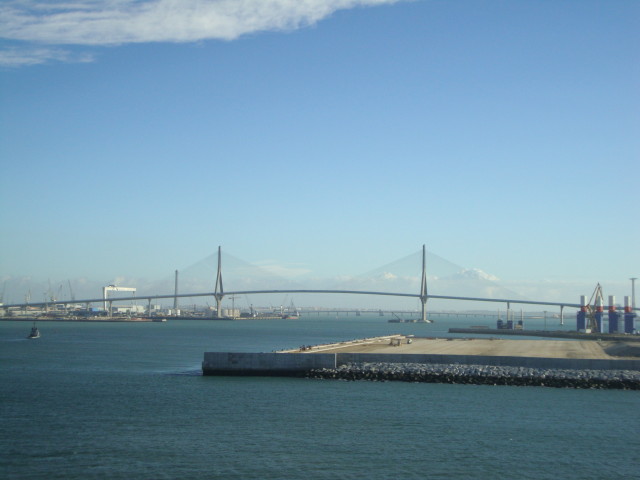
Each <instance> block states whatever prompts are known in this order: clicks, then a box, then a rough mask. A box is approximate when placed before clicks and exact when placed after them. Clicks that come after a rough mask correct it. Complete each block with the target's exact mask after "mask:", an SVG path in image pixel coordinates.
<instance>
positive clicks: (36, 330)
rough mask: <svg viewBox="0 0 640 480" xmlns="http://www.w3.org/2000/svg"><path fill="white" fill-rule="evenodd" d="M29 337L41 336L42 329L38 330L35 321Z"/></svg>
mask: <svg viewBox="0 0 640 480" xmlns="http://www.w3.org/2000/svg"><path fill="white" fill-rule="evenodd" d="M27 338H40V330H38V327H36V324H35V323H34V324H33V327H31V333H29V336H28V337H27Z"/></svg>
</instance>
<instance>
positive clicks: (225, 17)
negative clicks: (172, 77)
mask: <svg viewBox="0 0 640 480" xmlns="http://www.w3.org/2000/svg"><path fill="white" fill-rule="evenodd" d="M398 1H400V0H143V1H140V0H77V1H75V2H74V1H71V2H69V1H67V2H65V1H56V0H49V1H47V0H8V1H5V2H3V3H2V5H1V6H0V36H1V37H2V38H4V39H6V40H10V41H17V42H25V43H27V44H28V45H32V44H40V45H82V46H99V45H101V46H113V45H121V44H126V43H144V42H195V41H201V40H234V39H236V38H238V37H240V36H242V35H246V34H250V33H254V32H262V31H291V30H295V29H298V28H302V27H305V26H309V25H313V24H315V23H317V22H318V21H320V20H322V19H323V18H326V17H328V16H329V15H331V14H332V13H334V12H336V11H338V10H344V9H350V8H355V7H365V6H374V5H383V4H392V3H396V2H398ZM34 51H35V48H33V47H32V48H31V50H29V49H23V48H18V47H12V48H11V49H10V53H6V54H4V55H2V56H1V57H0V62H3V63H2V64H4V65H13V66H18V65H29V64H34V63H41V62H42V61H45V60H46V59H53V60H62V61H78V58H74V57H73V55H71V54H70V53H67V54H66V55H67V56H65V52H63V51H62V50H60V49H54V48H51V49H48V50H47V49H46V48H41V49H40V50H39V54H37V55H36V54H35V53H34ZM47 51H48V52H50V53H51V55H49V56H47V55H46V52H47ZM20 52H24V56H25V58H24V59H23V60H22V59H20V58H18V57H19V56H20V55H19V54H20ZM5 59H6V60H5Z"/></svg>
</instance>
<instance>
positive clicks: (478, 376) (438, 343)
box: [202, 335, 640, 390]
mask: <svg viewBox="0 0 640 480" xmlns="http://www.w3.org/2000/svg"><path fill="white" fill-rule="evenodd" d="M608 352H611V353H608ZM202 372H203V375H212V376H213V375H230V376H236V375H237V376H298V377H309V378H325V379H343V380H384V381H388V380H400V381H411V382H429V383H469V384H491V385H538V386H555V387H573V388H624V389H633V390H637V389H640V355H639V354H638V352H637V351H636V349H635V346H634V345H633V344H631V345H629V346H625V345H621V344H620V342H593V341H579V340H578V341H566V340H504V339H475V338H460V339H451V338H416V337H412V336H403V335H391V336H384V337H375V338H365V339H359V340H353V341H348V342H339V343H334V344H327V345H313V346H307V345H303V346H301V347H299V348H298V349H293V350H283V351H278V352H270V353H238V352H206V353H205V354H204V360H203V363H202Z"/></svg>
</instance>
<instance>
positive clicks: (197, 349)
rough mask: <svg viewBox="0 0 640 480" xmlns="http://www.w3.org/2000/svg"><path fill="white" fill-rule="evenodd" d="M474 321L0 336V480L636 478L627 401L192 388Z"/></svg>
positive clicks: (478, 392)
mask: <svg viewBox="0 0 640 480" xmlns="http://www.w3.org/2000/svg"><path fill="white" fill-rule="evenodd" d="M482 322H484V323H486V320H481V319H478V320H475V321H474V320H469V319H463V320H456V319H455V318H451V319H447V318H443V319H441V320H440V319H439V320H438V321H437V323H435V324H426V325H425V324H391V323H388V322H386V320H385V319H383V318H380V317H353V316H351V317H345V316H342V317H328V316H315V315H314V316H308V317H302V318H301V319H300V320H261V321H257V320H246V321H235V322H230V321H189V320H182V321H181V320H175V321H172V320H170V321H168V322H166V323H86V322H82V323H81V322H78V323H71V322H41V323H39V325H38V326H39V328H40V331H41V333H42V337H41V338H39V339H37V340H27V339H26V338H25V337H26V335H27V334H28V333H29V330H30V327H31V325H30V324H28V323H24V322H0V478H5V479H39V478H43V479H44V478H64V479H91V478H96V479H97V478H101V479H102V478H113V479H118V478H122V479H125V478H126V479H130V478H143V479H163V478H167V479H169V478H170V479H174V478H176V479H177V478H180V479H190V478H192V479H200V478H207V479H253V478H255V479H258V478H259V479H297V478H305V479H309V480H311V479H336V478H343V479H397V478H401V479H418V478H420V479H422V478H442V479H444V478H446V479H469V478H473V479H495V478H521V479H554V480H555V479H558V478H564V479H567V478H573V479H605V478H640V460H639V455H640V436H639V435H638V432H639V431H640V411H639V409H640V393H639V392H636V391H618V390H572V389H554V388H544V387H505V386H494V387H491V386H476V385H440V384H420V383H402V382H365V381H361V382H345V381H330V380H311V379H296V378H260V377H243V378H238V377H203V376H202V375H201V371H200V365H201V362H202V358H203V353H204V352H205V351H241V352H259V351H267V352H268V351H272V350H278V349H282V348H295V347H298V346H300V345H309V344H318V343H327V342H332V341H342V340H350V339H354V338H362V337H369V336H376V335H385V334H391V333H411V334H415V335H420V336H443V335H447V333H446V332H447V329H448V328H449V327H451V326H460V327H464V326H468V325H471V324H474V325H475V324H482Z"/></svg>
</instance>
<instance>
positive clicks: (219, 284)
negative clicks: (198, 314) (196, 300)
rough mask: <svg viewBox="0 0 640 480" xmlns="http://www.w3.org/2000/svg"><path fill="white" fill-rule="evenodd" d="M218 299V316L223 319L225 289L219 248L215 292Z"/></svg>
mask: <svg viewBox="0 0 640 480" xmlns="http://www.w3.org/2000/svg"><path fill="white" fill-rule="evenodd" d="M213 296H214V298H215V299H216V316H217V317H218V318H222V299H223V298H224V288H223V287H222V254H221V249H220V246H218V274H217V275H216V287H215V290H214V291H213Z"/></svg>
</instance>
